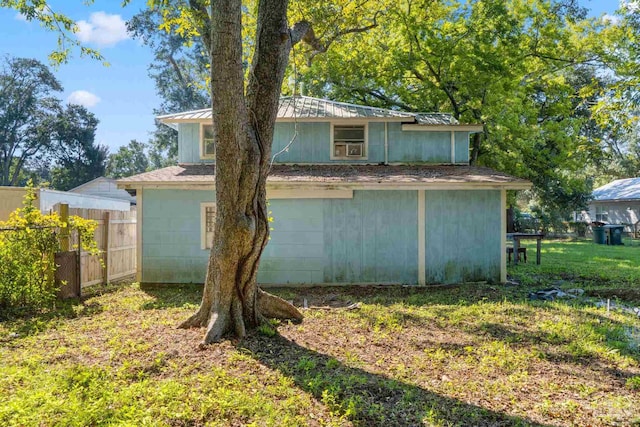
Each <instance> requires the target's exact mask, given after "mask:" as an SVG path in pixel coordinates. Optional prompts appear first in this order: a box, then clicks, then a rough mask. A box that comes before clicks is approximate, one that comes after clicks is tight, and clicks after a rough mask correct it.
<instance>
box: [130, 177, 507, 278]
mask: <svg viewBox="0 0 640 427" xmlns="http://www.w3.org/2000/svg"><path fill="white" fill-rule="evenodd" d="M214 198H215V194H214V192H213V191H197V190H150V189H149V190H144V192H143V204H142V215H143V220H142V233H143V245H142V246H143V247H142V269H143V274H142V280H143V281H144V282H164V283H181V282H194V283H202V282H203V281H204V275H205V270H206V264H207V260H208V256H209V250H202V249H200V204H201V203H202V202H211V201H213V200H214ZM425 209H426V260H425V261H426V268H427V270H426V273H427V283H455V282H461V281H477V280H495V281H498V280H499V277H500V256H501V255H503V254H501V251H500V238H501V236H502V233H501V230H500V192H499V191H495V190H491V191H484V190H473V191H426V192H425ZM269 210H270V211H271V212H272V215H273V217H274V222H273V223H272V227H273V231H272V232H271V240H270V241H269V244H268V245H267V247H266V249H265V251H264V254H263V257H262V260H261V263H260V269H259V272H258V280H259V281H260V282H261V283H275V284H285V283H405V284H416V283H417V282H418V237H417V231H418V213H417V212H418V192H417V191H400V190H395V191H354V193H353V199H276V200H271V201H270V205H269Z"/></svg>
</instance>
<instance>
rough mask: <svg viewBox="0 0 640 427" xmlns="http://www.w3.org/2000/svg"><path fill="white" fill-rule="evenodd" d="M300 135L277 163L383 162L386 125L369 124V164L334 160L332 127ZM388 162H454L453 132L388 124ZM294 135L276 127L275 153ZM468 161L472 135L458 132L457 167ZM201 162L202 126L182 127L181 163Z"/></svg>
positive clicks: (312, 127)
mask: <svg viewBox="0 0 640 427" xmlns="http://www.w3.org/2000/svg"><path fill="white" fill-rule="evenodd" d="M297 127H298V135H297V136H296V139H295V141H294V142H293V143H292V144H291V145H290V146H289V149H288V151H285V152H282V153H280V154H279V155H278V156H277V158H276V162H277V163H367V164H378V163H382V162H384V123H378V122H371V123H369V124H368V149H369V154H368V158H367V160H361V161H354V160H331V150H330V148H331V147H330V144H331V138H330V136H331V135H330V133H331V124H330V123H329V122H313V123H310V122H307V123H298V125H297ZM388 132H389V138H388V144H389V162H407V163H412V162H430V163H448V162H451V134H450V132H425V131H403V130H402V125H401V124H400V123H388ZM294 135H295V124H294V123H289V122H281V123H276V127H275V132H274V136H273V150H272V151H273V153H274V154H275V153H278V152H280V151H281V150H282V149H283V148H285V147H286V146H287V144H289V142H290V141H291V139H292V138H293V136H294ZM468 161H469V132H456V163H467V162H468ZM213 162H214V160H211V159H209V160H202V159H200V125H199V124H197V123H181V124H180V125H179V132H178V163H213Z"/></svg>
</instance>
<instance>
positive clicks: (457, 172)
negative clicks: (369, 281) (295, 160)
mask: <svg viewBox="0 0 640 427" xmlns="http://www.w3.org/2000/svg"><path fill="white" fill-rule="evenodd" d="M214 179H215V166H214V165H184V166H170V167H168V168H164V169H159V170H155V171H151V172H145V173H142V174H139V175H135V176H132V177H128V178H123V179H120V180H119V181H118V183H119V184H123V185H124V184H144V183H175V184H180V183H182V184H189V183H193V184H211V183H213V182H214ZM267 182H268V183H286V182H295V183H305V182H307V183H327V184H371V183H379V184H411V183H415V184H462V183H477V184H504V185H507V184H516V185H521V186H528V185H529V182H528V181H526V180H523V179H520V178H515V177H513V176H510V175H506V174H503V173H501V172H497V171H494V170H493V169H489V168H485V167H477V166H445V165H412V166H382V165H376V166H370V165H292V166H290V165H274V166H273V168H272V169H271V173H270V174H269V178H268V180H267Z"/></svg>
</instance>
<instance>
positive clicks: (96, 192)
mask: <svg viewBox="0 0 640 427" xmlns="http://www.w3.org/2000/svg"><path fill="white" fill-rule="evenodd" d="M69 191H70V192H71V193H79V194H88V195H91V196H99V197H108V198H110V199H119V200H126V201H128V202H129V203H131V204H132V205H135V204H136V198H135V196H132V195H131V194H129V193H127V191H126V190H120V189H119V188H118V185H117V183H116V180H115V179H113V178H107V177H105V176H101V177H98V178H96V179H94V180H91V181H89V182H85V183H84V184H82V185H79V186H77V187H76V188H72V189H71V190H69Z"/></svg>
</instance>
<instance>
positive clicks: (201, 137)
mask: <svg viewBox="0 0 640 427" xmlns="http://www.w3.org/2000/svg"><path fill="white" fill-rule="evenodd" d="M205 126H213V125H212V124H211V123H200V135H199V138H198V139H199V144H200V158H201V159H215V158H216V153H213V154H205V152H204V147H205V145H204V127H205Z"/></svg>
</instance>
